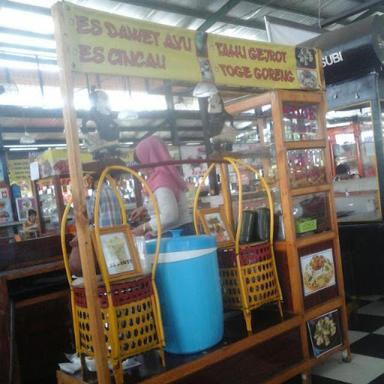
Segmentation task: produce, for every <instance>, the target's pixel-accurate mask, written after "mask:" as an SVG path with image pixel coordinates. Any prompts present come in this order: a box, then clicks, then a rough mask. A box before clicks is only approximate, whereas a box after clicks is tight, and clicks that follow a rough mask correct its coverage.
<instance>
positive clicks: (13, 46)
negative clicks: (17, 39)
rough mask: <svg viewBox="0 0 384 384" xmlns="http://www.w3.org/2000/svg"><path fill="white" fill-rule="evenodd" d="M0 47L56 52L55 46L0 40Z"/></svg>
mask: <svg viewBox="0 0 384 384" xmlns="http://www.w3.org/2000/svg"><path fill="white" fill-rule="evenodd" d="M0 48H11V49H23V50H26V51H35V52H47V53H56V49H55V48H44V47H38V46H33V45H23V44H13V43H12V44H10V43H4V42H0Z"/></svg>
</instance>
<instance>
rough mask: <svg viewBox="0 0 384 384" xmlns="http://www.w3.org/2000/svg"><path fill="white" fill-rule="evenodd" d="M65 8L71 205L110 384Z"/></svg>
mask: <svg viewBox="0 0 384 384" xmlns="http://www.w3.org/2000/svg"><path fill="white" fill-rule="evenodd" d="M65 6H66V5H65V3H57V4H55V5H54V6H53V7H52V15H53V19H54V25H55V38H56V50H57V62H58V65H59V68H60V71H59V78H60V88H61V93H62V96H63V101H64V107H63V118H64V127H65V130H64V131H65V138H66V142H67V151H68V164H69V173H70V176H71V183H72V201H73V203H74V217H75V222H76V233H77V237H78V242H79V253H80V260H81V266H82V270H83V277H84V286H85V293H86V298H87V304H88V311H89V320H90V327H91V334H92V340H93V348H94V353H95V361H96V370H97V377H98V382H99V383H100V384H109V383H110V375H109V369H108V364H107V348H106V344H105V337H104V332H103V324H102V321H101V315H100V313H101V312H100V307H99V302H98V297H97V283H96V269H95V261H94V257H93V251H92V243H91V236H90V233H89V228H88V226H89V222H88V218H87V209H86V200H85V195H84V192H83V171H82V166H81V161H80V146H79V135H78V128H77V119H76V111H75V107H74V82H73V76H72V69H71V63H70V62H69V58H70V57H71V54H70V52H69V48H68V46H67V44H66V42H65V41H64V39H65V38H68V36H66V35H65V29H64V16H63V10H64V7H65Z"/></svg>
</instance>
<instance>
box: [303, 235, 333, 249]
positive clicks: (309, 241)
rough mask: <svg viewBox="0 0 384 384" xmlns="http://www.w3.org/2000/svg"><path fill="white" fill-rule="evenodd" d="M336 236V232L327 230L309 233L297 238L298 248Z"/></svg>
mask: <svg viewBox="0 0 384 384" xmlns="http://www.w3.org/2000/svg"><path fill="white" fill-rule="evenodd" d="M335 237H336V233H335V232H333V231H327V232H322V233H317V234H315V235H312V236H311V235H308V236H305V237H302V238H300V239H297V241H296V243H297V247H298V248H302V247H307V246H308V245H313V244H317V243H321V242H323V241H327V240H333V239H334V238H335Z"/></svg>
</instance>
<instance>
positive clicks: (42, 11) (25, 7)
mask: <svg viewBox="0 0 384 384" xmlns="http://www.w3.org/2000/svg"><path fill="white" fill-rule="evenodd" d="M1 7H2V8H9V9H15V10H17V11H24V12H31V13H38V14H39V15H46V16H51V10H50V9H49V8H46V7H39V6H37V5H30V4H23V3H16V2H13V1H7V0H4V1H2V3H1Z"/></svg>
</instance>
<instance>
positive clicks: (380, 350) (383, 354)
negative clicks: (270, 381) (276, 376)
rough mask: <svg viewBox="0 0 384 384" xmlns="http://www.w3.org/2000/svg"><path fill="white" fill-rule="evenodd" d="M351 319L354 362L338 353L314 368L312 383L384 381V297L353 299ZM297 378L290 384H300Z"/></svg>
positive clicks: (377, 383)
mask: <svg viewBox="0 0 384 384" xmlns="http://www.w3.org/2000/svg"><path fill="white" fill-rule="evenodd" d="M353 306H354V309H353V311H352V313H351V315H350V318H349V329H350V330H349V341H350V343H351V352H352V362H350V363H345V362H343V361H342V355H341V353H336V354H335V355H333V356H332V357H331V358H330V359H328V360H327V361H326V362H325V363H323V364H321V365H319V366H317V367H316V368H315V369H314V370H313V372H312V373H313V374H312V384H343V383H344V384H384V296H378V295H375V296H364V297H361V298H360V299H359V300H357V301H354V302H353ZM300 382H301V379H300V378H294V379H292V380H290V381H289V382H287V384H288V383H289V384H297V383H300Z"/></svg>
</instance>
